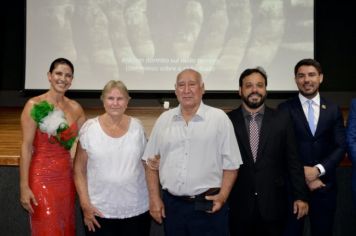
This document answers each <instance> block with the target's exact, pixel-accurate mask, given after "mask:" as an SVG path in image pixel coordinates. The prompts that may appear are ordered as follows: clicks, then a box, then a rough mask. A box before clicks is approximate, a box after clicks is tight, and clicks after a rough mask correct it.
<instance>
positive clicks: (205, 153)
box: [143, 103, 242, 196]
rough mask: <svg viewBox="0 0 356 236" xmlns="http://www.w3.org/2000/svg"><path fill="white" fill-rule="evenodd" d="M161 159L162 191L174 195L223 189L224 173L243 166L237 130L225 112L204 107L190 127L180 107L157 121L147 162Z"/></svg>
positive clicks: (146, 154)
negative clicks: (154, 158)
mask: <svg viewBox="0 0 356 236" xmlns="http://www.w3.org/2000/svg"><path fill="white" fill-rule="evenodd" d="M155 155H159V156H160V158H161V159H160V166H159V177H160V182H161V185H162V188H163V189H165V190H168V191H169V192H170V193H171V194H174V195H177V196H182V195H190V196H192V195H196V194H199V193H202V192H204V191H206V190H207V189H209V188H214V187H221V183H222V176H223V170H234V169H238V168H239V166H240V165H241V164H242V160H241V155H240V150H239V147H238V144H237V140H236V137H235V132H234V128H233V126H232V123H231V121H230V119H229V118H228V117H227V115H226V114H225V112H224V111H222V110H220V109H217V108H213V107H210V106H207V105H205V104H203V103H201V104H200V107H199V109H198V111H197V113H196V114H195V116H194V117H193V118H192V120H190V121H189V122H188V123H186V122H185V120H184V119H183V116H182V114H181V108H180V106H178V107H176V108H174V109H171V110H168V111H166V112H164V113H163V114H162V115H161V116H160V117H159V118H158V120H157V121H156V123H155V125H154V127H153V130H152V133H151V137H150V138H149V140H148V143H147V146H146V149H145V152H144V155H143V159H144V160H147V159H148V158H152V157H154V156H155Z"/></svg>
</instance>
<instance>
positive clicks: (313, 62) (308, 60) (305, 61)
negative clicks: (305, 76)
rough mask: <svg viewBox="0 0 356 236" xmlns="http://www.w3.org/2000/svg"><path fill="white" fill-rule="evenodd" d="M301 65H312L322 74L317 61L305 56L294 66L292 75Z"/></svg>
mask: <svg viewBox="0 0 356 236" xmlns="http://www.w3.org/2000/svg"><path fill="white" fill-rule="evenodd" d="M301 66H314V67H315V69H316V70H317V71H318V73H319V74H322V73H323V71H322V69H321V65H320V63H319V62H318V61H316V60H314V59H311V58H306V59H302V60H300V61H299V62H298V63H297V64H296V65H295V67H294V76H296V75H297V72H298V70H299V68H300V67H301Z"/></svg>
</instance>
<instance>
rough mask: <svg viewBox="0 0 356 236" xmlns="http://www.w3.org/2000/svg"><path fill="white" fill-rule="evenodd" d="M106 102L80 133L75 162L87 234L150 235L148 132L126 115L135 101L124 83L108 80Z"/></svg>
mask: <svg viewBox="0 0 356 236" xmlns="http://www.w3.org/2000/svg"><path fill="white" fill-rule="evenodd" d="M101 100H102V101H103V104H104V108H105V113H104V114H102V115H100V116H98V117H95V118H92V119H89V120H87V121H86V123H85V124H84V125H83V126H82V128H81V129H80V132H79V144H78V150H77V154H76V157H75V161H74V180H75V185H76V188H77V192H78V195H79V199H80V205H81V207H82V210H83V217H84V224H85V225H86V226H87V227H86V234H87V235H137V236H144V235H149V231H150V216H149V214H148V193H147V186H146V182H145V174H144V167H143V163H142V161H141V156H142V154H143V151H144V148H145V145H146V137H145V133H144V129H143V127H142V125H141V123H140V121H139V120H138V119H136V118H133V117H130V116H128V115H126V114H125V110H126V108H127V104H128V102H129V100H130V97H129V94H128V91H127V88H126V86H125V85H124V84H123V83H122V82H121V81H114V80H112V81H109V82H108V83H107V84H106V85H105V87H104V89H103V92H102V95H101Z"/></svg>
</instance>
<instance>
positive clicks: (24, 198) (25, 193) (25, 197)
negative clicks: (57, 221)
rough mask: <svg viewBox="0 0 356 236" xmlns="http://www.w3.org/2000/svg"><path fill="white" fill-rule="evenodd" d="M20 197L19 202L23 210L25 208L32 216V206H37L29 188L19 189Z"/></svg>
mask: <svg viewBox="0 0 356 236" xmlns="http://www.w3.org/2000/svg"><path fill="white" fill-rule="evenodd" d="M20 190H21V197H20V202H21V205H22V207H23V208H25V209H26V210H27V211H28V212H29V213H31V214H33V213H34V210H33V207H32V204H33V205H35V206H38V203H37V200H36V198H35V195H34V194H33V192H32V191H31V189H30V188H29V187H21V189H20Z"/></svg>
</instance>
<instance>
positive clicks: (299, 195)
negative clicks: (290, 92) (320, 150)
mask: <svg viewBox="0 0 356 236" xmlns="http://www.w3.org/2000/svg"><path fill="white" fill-rule="evenodd" d="M239 86H240V89H239V94H240V96H241V98H242V105H241V106H240V107H239V108H237V109H236V110H233V111H231V112H229V113H228V116H229V118H230V119H231V121H232V123H233V126H234V130H235V135H236V138H237V141H238V144H239V147H240V152H241V156H242V160H243V163H244V164H243V165H242V166H240V169H239V177H238V178H237V180H236V182H235V184H234V187H233V190H232V191H231V194H230V197H229V204H230V215H229V216H230V220H229V221H230V224H229V228H230V235H231V236H234V235H238V236H244V235H246V236H251V235H256V236H257V235H264V236H267V235H271V236H278V235H282V233H283V230H284V226H285V219H286V216H287V206H288V203H287V202H288V201H287V199H288V194H287V179H288V178H289V179H290V180H291V183H292V189H293V196H294V212H295V214H296V215H297V217H298V218H301V217H303V216H304V215H305V214H307V212H308V204H307V203H306V198H307V196H306V195H307V189H306V185H305V182H304V175H303V167H302V164H301V163H300V160H299V159H298V156H297V149H296V143H295V136H294V131H293V125H292V123H291V120H290V118H289V116H288V114H286V113H282V112H279V111H276V110H273V109H271V108H269V107H267V106H266V105H265V104H264V102H265V99H266V96H267V91H266V86H267V76H266V74H265V72H264V71H263V69H262V68H253V69H246V70H245V71H244V72H243V73H242V74H241V76H240V79H239Z"/></svg>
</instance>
